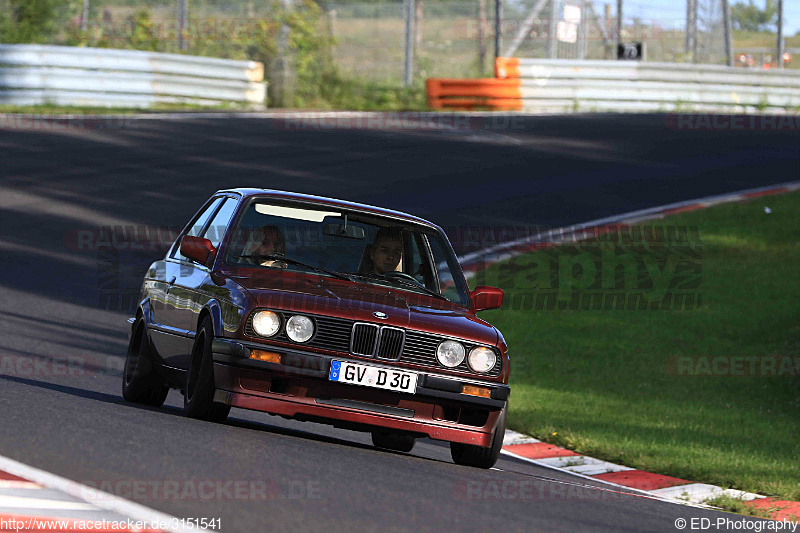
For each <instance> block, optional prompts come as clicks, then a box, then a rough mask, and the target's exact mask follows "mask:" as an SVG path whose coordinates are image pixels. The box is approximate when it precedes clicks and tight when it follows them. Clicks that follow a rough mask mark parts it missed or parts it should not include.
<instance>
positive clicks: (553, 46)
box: [547, 0, 622, 59]
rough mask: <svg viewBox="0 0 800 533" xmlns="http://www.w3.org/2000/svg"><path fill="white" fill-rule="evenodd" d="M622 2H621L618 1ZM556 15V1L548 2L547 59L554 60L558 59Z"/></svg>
mask: <svg viewBox="0 0 800 533" xmlns="http://www.w3.org/2000/svg"><path fill="white" fill-rule="evenodd" d="M620 1H622V0H620ZM557 13H558V0H550V29H549V30H548V31H549V35H548V36H547V37H548V44H547V57H549V58H550V59H556V58H557V57H558V41H557V40H556V17H557V16H558V15H557Z"/></svg>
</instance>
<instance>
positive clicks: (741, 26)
mask: <svg viewBox="0 0 800 533" xmlns="http://www.w3.org/2000/svg"><path fill="white" fill-rule="evenodd" d="M731 21H732V23H733V27H734V28H736V29H737V30H745V31H756V32H763V31H772V30H773V29H774V28H775V24H777V21H778V5H777V3H776V1H775V0H767V1H766V5H765V6H764V9H761V8H759V7H758V6H756V5H755V4H753V0H748V3H746V4H745V3H744V2H736V3H735V4H733V5H732V6H731Z"/></svg>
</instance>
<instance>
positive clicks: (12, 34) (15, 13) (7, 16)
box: [0, 0, 73, 43]
mask: <svg viewBox="0 0 800 533" xmlns="http://www.w3.org/2000/svg"><path fill="white" fill-rule="evenodd" d="M64 3H65V2H63V1H62V0H7V1H6V5H7V9H5V10H3V12H0V41H1V42H4V43H41V42H45V41H46V40H47V39H48V38H49V37H50V36H51V35H53V34H54V33H55V31H56V30H57V29H58V19H59V17H60V16H61V15H62V13H63V11H64ZM67 3H68V4H69V3H73V2H67ZM69 7H71V6H68V8H69Z"/></svg>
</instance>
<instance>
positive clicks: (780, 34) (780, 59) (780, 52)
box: [777, 0, 784, 68]
mask: <svg viewBox="0 0 800 533" xmlns="http://www.w3.org/2000/svg"><path fill="white" fill-rule="evenodd" d="M783 53H784V52H783V0H778V59H777V67H778V68H783Z"/></svg>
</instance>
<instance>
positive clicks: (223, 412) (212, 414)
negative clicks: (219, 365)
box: [183, 317, 231, 422]
mask: <svg viewBox="0 0 800 533" xmlns="http://www.w3.org/2000/svg"><path fill="white" fill-rule="evenodd" d="M213 340H214V328H213V327H212V324H211V319H210V318H209V317H205V318H204V319H203V322H202V323H201V324H200V327H199V328H198V330H197V335H196V336H195V338H194V347H193V348H192V356H191V359H190V360H189V372H188V373H187V375H186V387H185V388H184V395H183V410H184V413H186V416H188V417H190V418H199V419H200V420H209V421H211V422H223V421H224V420H225V419H226V418H227V417H228V413H230V411H231V408H230V406H229V405H223V404H219V403H214V361H213V359H212V357H211V342H212V341H213Z"/></svg>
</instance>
